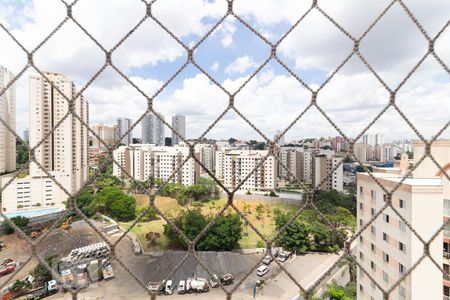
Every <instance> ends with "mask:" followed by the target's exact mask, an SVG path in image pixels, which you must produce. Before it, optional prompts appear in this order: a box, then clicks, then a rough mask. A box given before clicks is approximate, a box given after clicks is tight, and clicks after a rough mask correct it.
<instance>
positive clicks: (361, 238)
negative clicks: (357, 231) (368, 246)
mask: <svg viewBox="0 0 450 300" xmlns="http://www.w3.org/2000/svg"><path fill="white" fill-rule="evenodd" d="M359 241H360V242H361V243H363V242H364V238H363V237H362V235H360V236H359Z"/></svg>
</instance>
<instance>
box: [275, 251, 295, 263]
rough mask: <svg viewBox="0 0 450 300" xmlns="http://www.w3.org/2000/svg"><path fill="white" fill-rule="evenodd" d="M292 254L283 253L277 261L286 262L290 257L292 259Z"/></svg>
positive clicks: (288, 252) (279, 254)
mask: <svg viewBox="0 0 450 300" xmlns="http://www.w3.org/2000/svg"><path fill="white" fill-rule="evenodd" d="M291 255H292V252H290V251H282V252H280V253H278V256H277V260H278V261H279V262H285V261H286V260H287V259H288V258H289V257H291Z"/></svg>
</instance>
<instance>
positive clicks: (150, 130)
mask: <svg viewBox="0 0 450 300" xmlns="http://www.w3.org/2000/svg"><path fill="white" fill-rule="evenodd" d="M158 116H159V117H160V118H161V119H162V120H164V116H163V115H161V114H158ZM162 120H160V119H158V118H157V117H156V116H155V115H154V114H153V113H149V114H147V115H146V116H144V118H143V119H142V122H141V123H142V126H141V127H142V141H141V142H142V144H155V145H157V146H164V142H165V141H164V139H165V137H166V134H165V125H164V123H163V122H162Z"/></svg>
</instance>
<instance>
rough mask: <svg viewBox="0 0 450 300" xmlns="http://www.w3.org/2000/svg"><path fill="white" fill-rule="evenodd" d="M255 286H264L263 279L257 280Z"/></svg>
mask: <svg viewBox="0 0 450 300" xmlns="http://www.w3.org/2000/svg"><path fill="white" fill-rule="evenodd" d="M255 284H256V286H258V287H259V286H262V285H263V284H264V279H258V280H256V283H255Z"/></svg>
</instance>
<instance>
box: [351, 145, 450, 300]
mask: <svg viewBox="0 0 450 300" xmlns="http://www.w3.org/2000/svg"><path fill="white" fill-rule="evenodd" d="M425 148H426V145H425V144H423V143H422V142H417V143H414V164H416V168H415V169H414V171H413V173H412V176H409V177H408V178H406V179H405V180H404V181H403V182H402V183H401V184H400V186H398V185H399V182H400V181H401V180H402V178H403V176H405V175H406V174H407V171H408V168H409V165H410V164H409V162H408V157H407V155H406V154H404V155H403V156H402V159H401V161H400V168H397V167H395V168H374V172H373V173H372V176H374V177H375V178H376V179H377V181H378V183H379V184H381V185H383V186H384V187H385V188H386V189H387V190H393V189H394V188H395V192H394V194H393V196H392V205H393V207H394V208H395V209H396V210H397V212H398V213H399V214H401V216H402V218H403V220H402V219H401V218H400V217H399V215H398V213H396V212H394V211H393V210H392V209H391V208H390V207H387V208H386V209H385V210H384V211H383V213H382V214H381V215H380V216H379V217H378V218H376V219H375V220H374V221H373V222H372V223H371V224H370V225H369V226H368V227H367V228H366V230H364V231H363V232H362V234H361V237H359V239H358V245H357V249H358V254H357V257H358V262H359V263H360V264H361V265H362V266H363V267H364V269H365V270H366V271H368V272H369V274H370V276H371V277H372V278H373V279H375V280H376V281H377V283H378V284H379V285H380V286H381V287H382V288H383V289H386V290H387V289H389V288H390V287H391V286H392V284H393V283H395V282H396V281H397V280H398V278H399V277H400V276H403V275H404V274H406V272H408V271H409V270H410V269H411V268H413V267H414V270H413V271H412V272H411V273H410V274H409V275H408V276H406V278H405V280H403V281H402V282H401V283H400V284H399V285H398V286H397V287H396V288H395V289H394V290H393V291H392V293H391V295H390V296H391V298H392V299H406V300H410V299H411V300H415V299H417V300H418V299H448V297H449V296H450V282H449V281H447V280H446V279H445V278H443V274H442V272H441V270H440V269H438V268H437V267H436V266H435V265H434V263H433V262H432V261H430V260H429V259H428V258H425V259H424V260H423V261H421V262H420V264H418V265H415V264H416V262H417V261H419V260H420V259H421V257H422V255H423V254H424V245H423V243H422V241H420V240H419V239H418V238H417V236H416V235H417V234H418V235H419V236H420V237H421V238H422V239H423V240H424V241H429V240H431V239H432V238H434V239H433V241H432V242H431V243H430V245H429V247H428V251H427V252H428V254H429V255H430V256H431V257H432V258H433V259H434V261H435V262H436V263H437V265H438V266H442V268H443V269H444V270H446V271H448V270H449V269H450V260H449V259H448V258H449V257H450V230H449V228H450V226H446V228H444V230H443V231H439V230H440V228H441V227H442V224H443V222H444V221H447V220H448V216H449V215H450V213H449V212H450V209H449V208H450V200H449V199H450V182H449V181H448V180H447V179H446V176H443V172H442V171H444V172H446V173H447V174H448V173H449V171H450V141H448V140H447V141H442V140H441V141H435V142H433V144H432V147H431V154H432V155H433V158H434V159H435V160H436V161H437V162H438V164H439V165H441V166H442V167H443V170H441V169H439V168H438V167H437V166H436V164H435V163H434V162H433V161H431V159H430V158H425V159H424V160H423V161H422V162H421V163H420V164H417V163H418V162H419V160H421V158H422V156H423V155H424V154H425ZM357 176H358V186H357V192H358V195H357V201H358V203H357V219H358V230H359V229H360V228H362V227H363V226H365V225H366V224H367V222H369V221H370V220H371V219H372V218H373V216H374V215H375V214H376V213H377V212H378V211H379V210H381V209H382V208H383V207H384V205H385V201H386V199H387V198H386V195H385V192H384V190H383V189H382V188H381V187H380V186H379V184H378V183H377V182H375V180H374V179H372V178H371V176H369V175H368V174H366V173H358V175H357ZM405 221H406V222H407V223H408V224H409V225H410V226H411V228H413V229H414V231H415V232H412V231H411V230H410V228H409V227H408V226H407V224H406V223H405ZM442 251H444V253H442ZM442 292H443V293H444V295H442ZM446 297H447V298H446ZM357 298H358V299H381V298H383V296H382V293H381V291H380V290H379V289H378V288H376V286H375V284H374V283H373V282H372V280H371V279H370V278H369V276H367V274H364V272H363V271H362V270H360V271H359V274H358V297H357Z"/></svg>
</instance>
